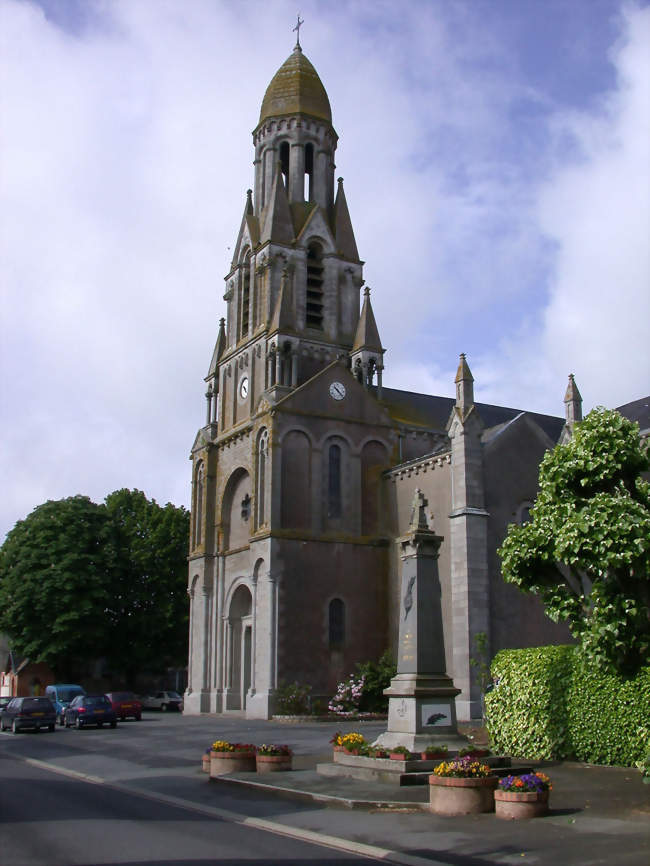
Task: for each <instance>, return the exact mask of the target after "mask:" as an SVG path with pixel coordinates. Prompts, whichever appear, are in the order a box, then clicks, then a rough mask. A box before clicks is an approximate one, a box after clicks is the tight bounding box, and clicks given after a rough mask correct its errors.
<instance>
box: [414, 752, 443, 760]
mask: <svg viewBox="0 0 650 866" xmlns="http://www.w3.org/2000/svg"><path fill="white" fill-rule="evenodd" d="M446 757H447V752H420V758H421V759H422V760H423V761H442V760H444V759H445V758H446Z"/></svg>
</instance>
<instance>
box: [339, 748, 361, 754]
mask: <svg viewBox="0 0 650 866" xmlns="http://www.w3.org/2000/svg"><path fill="white" fill-rule="evenodd" d="M343 751H344V752H345V754H346V755H358V754H360V752H359V750H358V749H346V748H345V747H343Z"/></svg>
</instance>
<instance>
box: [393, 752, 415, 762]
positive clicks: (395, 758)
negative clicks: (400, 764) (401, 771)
mask: <svg viewBox="0 0 650 866" xmlns="http://www.w3.org/2000/svg"><path fill="white" fill-rule="evenodd" d="M388 757H389V758H390V759H391V761H409V760H410V758H409V756H408V755H405V754H404V753H403V752H389V753H388Z"/></svg>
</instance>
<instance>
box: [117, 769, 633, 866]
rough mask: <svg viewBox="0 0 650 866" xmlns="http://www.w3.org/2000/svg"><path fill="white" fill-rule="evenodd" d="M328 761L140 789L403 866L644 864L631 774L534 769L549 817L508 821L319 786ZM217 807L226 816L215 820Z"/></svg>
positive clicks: (400, 795)
mask: <svg viewBox="0 0 650 866" xmlns="http://www.w3.org/2000/svg"><path fill="white" fill-rule="evenodd" d="M325 757H326V756H324V755H302V756H299V758H298V760H297V763H298V766H299V767H301V769H296V770H294V771H292V772H289V773H281V774H275V775H274V776H272V777H271V778H270V779H269V778H267V777H259V776H256V775H255V774H250V773H240V774H233V775H232V776H229V777H221V778H219V779H209V778H208V777H207V775H206V774H204V773H201V772H200V770H198V769H197V771H196V773H195V774H194V775H193V777H192V778H188V777H187V776H185V777H184V778H183V779H180V778H179V777H178V776H177V777H175V778H174V779H173V780H171V779H170V778H169V777H167V778H165V777H164V776H159V777H157V778H156V779H154V778H151V777H150V778H148V779H147V780H146V782H145V784H144V787H145V788H146V789H147V790H148V791H149V792H150V793H153V791H154V790H155V791H156V792H157V793H158V794H159V795H163V796H164V795H165V794H170V795H172V796H173V797H174V799H177V798H181V799H182V801H183V802H185V803H190V802H191V803H193V804H195V805H196V806H199V805H200V807H201V808H202V809H203V810H205V809H208V810H209V809H210V808H211V804H213V805H214V807H215V817H219V818H225V819H226V820H233V819H235V820H241V821H242V823H247V824H251V825H253V826H263V827H265V829H269V830H271V831H272V832H281V833H282V832H286V833H287V834H289V835H292V836H297V837H299V838H310V839H313V840H314V841H318V840H321V839H322V840H323V841H324V843H325V844H334V846H335V847H339V848H342V849H343V850H348V851H355V852H357V853H366V854H368V855H369V856H373V857H375V858H376V859H378V860H383V861H385V862H390V863H398V864H403V866H488V864H512V863H522V862H524V863H535V864H539V866H544V864H549V866H551V864H552V866H592V864H593V866H596V864H599V866H600V864H604V863H607V864H609V866H647V864H648V863H650V785H644V784H643V783H642V782H641V777H640V774H639V773H637V772H636V771H635V770H631V769H625V768H618V767H597V766H590V765H583V764H577V763H559V762H540V763H539V764H537V766H538V767H539V768H540V769H543V770H544V772H546V773H547V774H548V775H549V776H550V777H551V779H552V782H553V791H552V794H551V801H550V806H551V810H550V814H549V815H548V816H546V817H543V818H536V819H533V820H529V821H505V820H501V819H498V818H496V817H495V816H494V815H493V814H483V815H468V816H462V817H457V818H442V817H439V816H436V815H432V814H430V813H429V812H428V811H426V808H425V806H426V800H427V798H428V786H422V787H419V786H415V787H403V788H398V787H394V786H392V785H379V784H371V783H366V782H360V781H357V780H354V779H333V778H329V777H323V776H319V775H318V774H317V773H316V772H315V769H314V768H315V766H316V764H317V763H321V762H322V761H323V760H324V758H325ZM143 781H144V780H143ZM134 782H135V785H134V787H137V788H139V787H140V785H139V784H138V783H137V782H136V781H135V780H134ZM130 787H131V786H130ZM226 798H227V799H226ZM224 803H225V804H226V808H227V809H228V810H229V811H228V813H225V812H221V811H219V808H222V809H223V806H224ZM229 816H230V817H229ZM314 834H316V836H314ZM328 840H330V841H328Z"/></svg>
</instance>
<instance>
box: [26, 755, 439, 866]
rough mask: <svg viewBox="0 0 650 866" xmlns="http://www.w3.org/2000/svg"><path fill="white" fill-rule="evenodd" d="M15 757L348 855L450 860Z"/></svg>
mask: <svg viewBox="0 0 650 866" xmlns="http://www.w3.org/2000/svg"><path fill="white" fill-rule="evenodd" d="M16 757H17V758H18V760H23V761H25V763H27V764H31V765H32V766H33V767H38V768H39V769H42V770H48V771H50V772H53V773H60V774H61V775H63V776H69V777H70V778H73V779H77V780H78V781H81V782H90V783H92V784H95V785H104V786H106V787H108V788H113V789H115V790H117V791H120V792H121V793H126V794H132V795H134V796H139V797H144V798H145V799H147V800H152V801H154V802H157V803H164V804H165V805H168V806H176V807H178V808H179V809H185V810H187V811H189V812H199V813H201V814H203V815H207V816H208V817H211V818H219V819H220V820H222V821H228V823H230V824H240V825H242V826H245V827H252V828H254V829H256V830H263V831H265V832H267V833H275V834H276V835H279V836H288V837H289V838H291V839H297V840H299V841H302V842H310V843H312V844H314V845H322V846H323V847H326V848H334V849H336V850H337V851H345V852H347V853H349V854H358V855H359V856H361V857H368V858H370V859H373V860H382V861H383V862H385V863H395V864H398V866H448V863H449V861H443V860H437V859H433V858H430V857H416V856H413V855H411V854H406V853H403V852H401V851H392V850H391V849H389V848H380V847H379V846H377V845H368V844H366V843H365V842H353V841H352V840H351V839H342V838H340V837H338V836H329V835H327V833H319V832H318V831H316V830H306V829H303V828H301V827H291V826H289V825H287V824H280V823H278V822H276V821H269V820H268V819H266V818H253V817H251V816H249V815H241V814H240V813H239V812H231V811H230V810H228V809H221V808H219V807H218V806H205V805H203V804H202V803H194V802H193V801H192V800H185V799H183V798H181V797H173V796H172V795H170V794H161V793H153V792H152V791H144V790H142V789H141V788H130V787H129V786H128V785H123V784H121V783H120V782H108V781H107V780H106V779H102V778H101V777H100V776H92V775H90V774H89V773H79V772H77V771H76V770H69V769H67V767H60V766H58V765H57V764H50V763H48V762H47V761H39V760H37V759H36V758H20V757H19V756H16Z"/></svg>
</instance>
